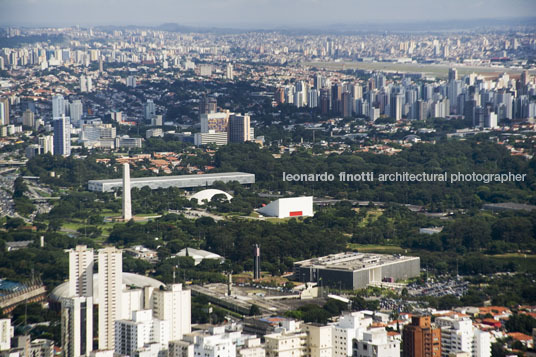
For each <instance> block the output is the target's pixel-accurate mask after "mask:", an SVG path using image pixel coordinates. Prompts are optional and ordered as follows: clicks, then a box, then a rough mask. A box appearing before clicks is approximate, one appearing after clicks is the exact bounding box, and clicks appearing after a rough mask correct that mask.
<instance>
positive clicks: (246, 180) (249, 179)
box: [87, 172, 255, 192]
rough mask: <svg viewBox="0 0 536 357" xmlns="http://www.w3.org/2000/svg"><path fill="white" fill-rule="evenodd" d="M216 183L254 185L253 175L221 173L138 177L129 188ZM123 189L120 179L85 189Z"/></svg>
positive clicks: (92, 185)
mask: <svg viewBox="0 0 536 357" xmlns="http://www.w3.org/2000/svg"><path fill="white" fill-rule="evenodd" d="M216 181H221V182H224V183H225V182H232V181H237V182H238V183H240V184H242V185H246V184H252V183H255V175H254V174H248V173H245V172H221V173H217V174H202V175H181V176H156V177H138V178H131V179H130V187H132V188H134V187H137V188H142V187H145V186H149V188H151V189H153V190H154V189H158V188H168V187H178V188H193V187H205V186H211V185H213V184H214V182H216ZM121 187H123V181H122V179H120V178H118V179H110V180H90V181H88V183H87V188H88V190H90V191H96V192H112V191H116V190H117V189H119V188H121Z"/></svg>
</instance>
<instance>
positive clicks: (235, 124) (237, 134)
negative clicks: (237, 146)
mask: <svg viewBox="0 0 536 357" xmlns="http://www.w3.org/2000/svg"><path fill="white" fill-rule="evenodd" d="M249 139H250V119H249V115H239V114H233V115H231V117H230V118H229V142H231V143H243V142H246V141H249Z"/></svg>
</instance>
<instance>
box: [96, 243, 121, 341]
mask: <svg viewBox="0 0 536 357" xmlns="http://www.w3.org/2000/svg"><path fill="white" fill-rule="evenodd" d="M98 263H99V273H98V289H99V294H100V296H99V349H100V350H112V349H115V348H114V345H115V326H114V323H115V321H116V320H119V318H120V309H119V307H120V306H119V304H120V298H121V291H122V286H121V283H122V275H121V273H122V270H123V259H122V253H121V250H119V249H116V248H114V247H107V248H103V249H99V255H98Z"/></svg>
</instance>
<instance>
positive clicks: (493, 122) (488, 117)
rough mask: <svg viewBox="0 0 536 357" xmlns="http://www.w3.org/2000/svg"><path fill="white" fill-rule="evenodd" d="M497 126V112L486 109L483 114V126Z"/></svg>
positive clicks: (492, 127) (491, 127)
mask: <svg viewBox="0 0 536 357" xmlns="http://www.w3.org/2000/svg"><path fill="white" fill-rule="evenodd" d="M496 127H497V113H494V112H492V111H491V110H489V109H488V110H486V113H485V115H484V128H490V129H494V128H496Z"/></svg>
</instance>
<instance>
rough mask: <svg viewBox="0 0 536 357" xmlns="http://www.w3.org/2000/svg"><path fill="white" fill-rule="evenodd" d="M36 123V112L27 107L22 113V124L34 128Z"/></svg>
mask: <svg viewBox="0 0 536 357" xmlns="http://www.w3.org/2000/svg"><path fill="white" fill-rule="evenodd" d="M34 124H35V119H34V113H33V112H32V111H31V110H30V109H26V110H25V111H24V113H23V114H22V125H24V126H26V127H29V128H33V127H34Z"/></svg>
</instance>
